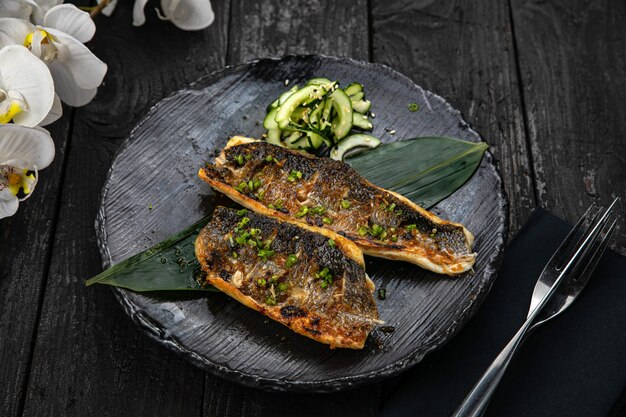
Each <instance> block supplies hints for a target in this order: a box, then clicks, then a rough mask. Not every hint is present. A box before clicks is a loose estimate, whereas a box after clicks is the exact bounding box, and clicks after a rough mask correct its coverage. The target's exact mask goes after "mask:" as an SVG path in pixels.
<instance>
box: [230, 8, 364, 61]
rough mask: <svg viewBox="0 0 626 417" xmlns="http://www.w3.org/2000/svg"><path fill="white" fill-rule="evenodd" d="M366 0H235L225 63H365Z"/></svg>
mask: <svg viewBox="0 0 626 417" xmlns="http://www.w3.org/2000/svg"><path fill="white" fill-rule="evenodd" d="M367 8H368V4H367V1H366V0H355V1H350V2H337V1H331V0H309V1H306V0H283V1H278V0H271V1H253V0H233V5H232V15H231V20H232V21H231V26H230V40H229V43H228V63H229V64H236V63H238V62H245V61H250V60H253V59H257V58H265V57H279V56H282V55H285V54H316V53H319V54H326V55H335V56H349V57H352V58H356V59H362V60H368V58H369V56H368V50H369V42H368V35H369V34H368V13H367Z"/></svg>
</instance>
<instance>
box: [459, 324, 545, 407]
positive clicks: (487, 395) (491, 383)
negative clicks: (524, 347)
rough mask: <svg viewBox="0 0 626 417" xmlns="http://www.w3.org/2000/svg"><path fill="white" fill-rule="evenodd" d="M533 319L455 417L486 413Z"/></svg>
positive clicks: (503, 351)
mask: <svg viewBox="0 0 626 417" xmlns="http://www.w3.org/2000/svg"><path fill="white" fill-rule="evenodd" d="M533 319H534V315H532V316H531V317H529V318H528V320H526V322H525V323H524V324H523V325H522V327H520V329H519V330H518V331H517V333H516V334H515V336H513V338H512V339H511V340H510V341H509V343H508V344H507V345H506V346H505V347H504V349H502V351H501V352H500V354H498V356H497V357H496V358H495V359H494V361H493V362H492V363H491V365H490V366H489V368H487V370H486V371H485V373H484V374H483V375H482V376H481V377H480V380H479V381H478V382H477V383H476V385H474V388H472V391H471V392H470V393H469V394H468V395H467V397H465V400H464V401H463V403H461V405H460V406H459V407H458V408H457V409H456V411H455V412H454V413H453V414H452V416H453V417H481V416H482V415H483V414H484V413H485V410H486V409H487V406H488V405H489V400H490V399H491V396H492V395H493V393H494V391H495V390H496V387H497V386H498V384H499V383H500V380H501V379H502V376H503V375H504V372H505V371H506V368H507V366H509V363H510V362H511V359H512V358H513V356H514V355H515V352H516V351H517V348H518V347H519V345H520V344H521V342H522V341H523V340H524V336H525V335H526V332H527V331H528V329H529V328H530V326H531V324H532V321H533Z"/></svg>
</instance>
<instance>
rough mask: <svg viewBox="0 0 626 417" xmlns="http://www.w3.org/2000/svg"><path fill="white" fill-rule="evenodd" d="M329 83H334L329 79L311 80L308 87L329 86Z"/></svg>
mask: <svg viewBox="0 0 626 417" xmlns="http://www.w3.org/2000/svg"><path fill="white" fill-rule="evenodd" d="M329 83H332V81H331V80H329V79H328V78H324V77H318V78H311V79H310V80H309V81H307V82H306V85H324V84H329Z"/></svg>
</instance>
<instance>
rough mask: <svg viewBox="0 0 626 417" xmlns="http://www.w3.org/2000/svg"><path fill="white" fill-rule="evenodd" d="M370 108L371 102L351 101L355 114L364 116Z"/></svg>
mask: <svg viewBox="0 0 626 417" xmlns="http://www.w3.org/2000/svg"><path fill="white" fill-rule="evenodd" d="M370 107H372V102H371V101H369V100H359V101H356V102H355V101H352V109H353V110H354V111H356V112H359V113H363V114H365V113H367V112H368V111H369V109H370Z"/></svg>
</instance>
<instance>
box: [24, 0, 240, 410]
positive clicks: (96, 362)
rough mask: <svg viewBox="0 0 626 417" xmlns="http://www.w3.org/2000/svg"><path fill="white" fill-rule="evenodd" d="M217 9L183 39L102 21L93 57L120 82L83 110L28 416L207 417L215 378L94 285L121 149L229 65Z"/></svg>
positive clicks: (222, 6) (222, 17)
mask: <svg viewBox="0 0 626 417" xmlns="http://www.w3.org/2000/svg"><path fill="white" fill-rule="evenodd" d="M213 6H214V8H215V11H216V21H215V23H214V24H213V25H212V26H211V27H209V28H208V29H206V30H204V31H202V32H183V31H180V30H179V29H177V28H175V27H174V26H173V25H171V24H170V23H168V22H162V21H160V20H158V19H157V18H156V16H155V15H154V12H153V10H152V9H151V8H150V7H147V8H146V11H147V13H148V15H149V19H148V23H147V24H146V25H145V26H143V27H140V28H134V27H133V26H132V25H131V22H132V17H131V15H132V2H119V4H118V9H117V10H116V13H115V14H114V16H113V17H111V18H108V19H107V18H104V17H99V18H98V19H97V25H98V32H97V33H96V36H95V39H94V40H93V41H92V43H91V45H90V46H91V47H92V49H93V50H94V52H95V53H96V55H97V56H99V57H100V58H101V59H102V60H104V61H105V62H107V63H108V64H109V72H108V75H107V77H106V79H105V84H104V86H103V87H101V90H100V91H99V93H98V96H97V97H96V99H95V100H94V101H93V102H92V103H90V104H89V105H88V106H86V107H84V108H81V109H77V110H76V121H75V123H74V129H73V135H72V140H71V147H70V150H69V153H68V163H67V172H66V176H65V181H64V184H63V193H62V204H61V208H60V215H59V222H58V226H57V234H56V236H55V240H54V248H53V252H52V263H51V266H50V274H49V278H48V282H47V286H46V292H45V297H44V302H43V307H42V313H41V320H40V325H39V332H38V334H37V339H36V344H35V349H34V355H33V361H32V370H31V374H30V378H29V385H28V392H27V397H26V403H25V409H24V414H23V415H25V416H31V415H32V416H34V415H36V416H44V415H63V416H88V415H99V416H134V415H146V416H172V415H186V416H199V415H201V412H202V396H203V384H204V373H203V372H201V371H199V370H198V369H196V368H195V367H193V366H191V365H190V364H188V363H187V362H185V361H183V360H182V359H180V358H178V357H176V356H175V355H174V354H172V353H171V352H169V351H167V350H166V349H163V348H162V347H160V346H158V345H156V344H155V343H153V342H152V341H150V340H149V339H148V338H147V337H146V336H145V335H144V334H143V332H141V331H139V330H138V329H137V328H136V327H135V325H134V324H133V323H132V322H131V321H130V319H129V318H128V317H127V316H126V315H125V314H124V313H123V311H122V309H121V308H120V305H119V303H118V302H117V301H116V300H115V298H114V296H113V294H112V292H111V290H110V289H107V288H85V286H84V280H85V279H86V278H89V277H90V276H92V275H94V274H96V273H97V272H99V271H100V270H101V263H100V261H101V260H100V254H99V252H98V249H97V247H96V242H95V232H94V219H95V215H96V211H97V209H98V206H99V201H100V189H101V186H102V184H103V182H104V179H105V176H106V173H107V170H108V169H109V167H110V164H111V160H112V158H113V156H114V153H115V151H116V149H117V148H118V146H119V145H120V143H121V140H122V138H123V137H125V136H126V135H127V134H128V132H129V130H130V128H132V127H133V126H134V125H135V123H136V122H137V120H138V118H139V117H140V116H142V115H143V114H145V112H146V111H147V109H148V108H149V107H150V106H151V105H153V104H154V103H155V102H156V101H158V100H159V99H161V98H162V97H163V96H166V95H168V94H170V93H171V92H172V91H174V90H176V89H179V88H181V87H183V86H185V85H186V84H188V83H189V82H191V81H193V80H195V79H196V78H198V77H199V76H201V75H203V74H205V73H207V72H208V71H212V70H216V69H218V68H221V67H222V66H223V65H224V63H225V61H224V59H225V56H226V53H225V46H226V42H227V40H226V37H227V33H226V25H227V21H228V13H229V4H228V1H213ZM167 139H168V138H164V140H167ZM164 169H167V167H164Z"/></svg>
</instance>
